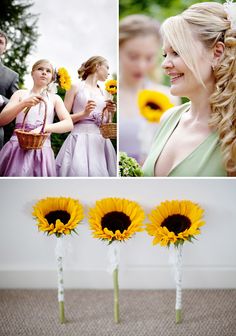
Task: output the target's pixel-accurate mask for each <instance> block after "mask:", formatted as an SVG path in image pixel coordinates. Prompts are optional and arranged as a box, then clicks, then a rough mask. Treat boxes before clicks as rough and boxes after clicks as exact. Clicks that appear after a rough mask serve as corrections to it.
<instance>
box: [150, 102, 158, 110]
mask: <svg viewBox="0 0 236 336" xmlns="http://www.w3.org/2000/svg"><path fill="white" fill-rule="evenodd" d="M147 106H148V107H150V108H151V109H152V110H160V109H161V108H160V106H159V105H157V104H155V103H153V102H148V103H147Z"/></svg>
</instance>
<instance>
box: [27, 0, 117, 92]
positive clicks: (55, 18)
mask: <svg viewBox="0 0 236 336" xmlns="http://www.w3.org/2000/svg"><path fill="white" fill-rule="evenodd" d="M30 11H31V12H32V14H39V17H38V23H37V26H38V33H39V34H40V36H39V38H38V41H37V45H36V48H35V50H34V51H33V53H32V55H30V56H29V57H28V59H27V61H28V64H29V73H30V71H31V67H32V65H33V64H34V63H35V62H36V61H37V60H39V59H42V58H43V59H45V58H46V59H48V60H50V61H51V62H52V64H53V66H55V67H56V68H59V67H65V68H66V69H67V70H68V72H69V74H70V76H71V78H72V80H73V81H75V80H76V79H77V78H78V74H77V70H78V68H79V67H80V65H81V64H82V63H83V62H85V61H86V60H87V59H88V58H90V57H91V56H95V55H101V56H103V57H105V58H106V59H107V60H108V63H109V65H110V73H111V74H112V73H114V72H117V36H118V33H117V30H118V28H117V27H118V2H117V0H99V1H97V0H86V1H82V0H69V1H64V0H50V1H48V0H35V1H34V5H33V6H32V7H31V10H30ZM25 80H26V81H25V86H26V87H27V88H31V86H32V80H31V76H30V75H27V76H26V78H25Z"/></svg>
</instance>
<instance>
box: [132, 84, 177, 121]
mask: <svg viewBox="0 0 236 336" xmlns="http://www.w3.org/2000/svg"><path fill="white" fill-rule="evenodd" d="M138 106H139V111H140V113H141V115H142V116H143V117H144V118H146V119H147V121H149V122H157V123H159V121H160V119H161V117H162V115H163V114H164V113H165V111H167V110H168V109H170V108H171V107H173V106H174V105H173V104H172V103H171V101H170V99H169V97H168V96H167V95H166V94H164V93H162V92H158V91H153V90H141V91H140V92H139V93H138Z"/></svg>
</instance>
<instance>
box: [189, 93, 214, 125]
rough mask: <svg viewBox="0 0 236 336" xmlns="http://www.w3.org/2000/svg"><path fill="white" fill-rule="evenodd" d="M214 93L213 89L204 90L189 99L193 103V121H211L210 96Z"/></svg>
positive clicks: (191, 110) (191, 113)
mask: <svg viewBox="0 0 236 336" xmlns="http://www.w3.org/2000/svg"><path fill="white" fill-rule="evenodd" d="M212 92H213V89H207V88H203V89H202V90H198V92H196V93H195V94H194V95H193V96H192V97H189V98H190V101H191V109H190V116H191V117H192V119H193V120H196V121H198V120H199V121H200V120H201V121H202V120H207V121H208V120H209V117H210V114H211V105H210V96H211V94H212Z"/></svg>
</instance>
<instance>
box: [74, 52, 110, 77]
mask: <svg viewBox="0 0 236 336" xmlns="http://www.w3.org/2000/svg"><path fill="white" fill-rule="evenodd" d="M104 63H107V60H106V59H105V58H104V57H102V56H92V57H90V58H89V59H88V60H87V61H86V62H84V63H82V65H81V67H80V68H79V70H78V74H79V78H81V79H82V80H85V79H86V78H87V77H88V76H89V75H91V74H94V73H95V72H96V70H97V66H98V65H102V64H104Z"/></svg>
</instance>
